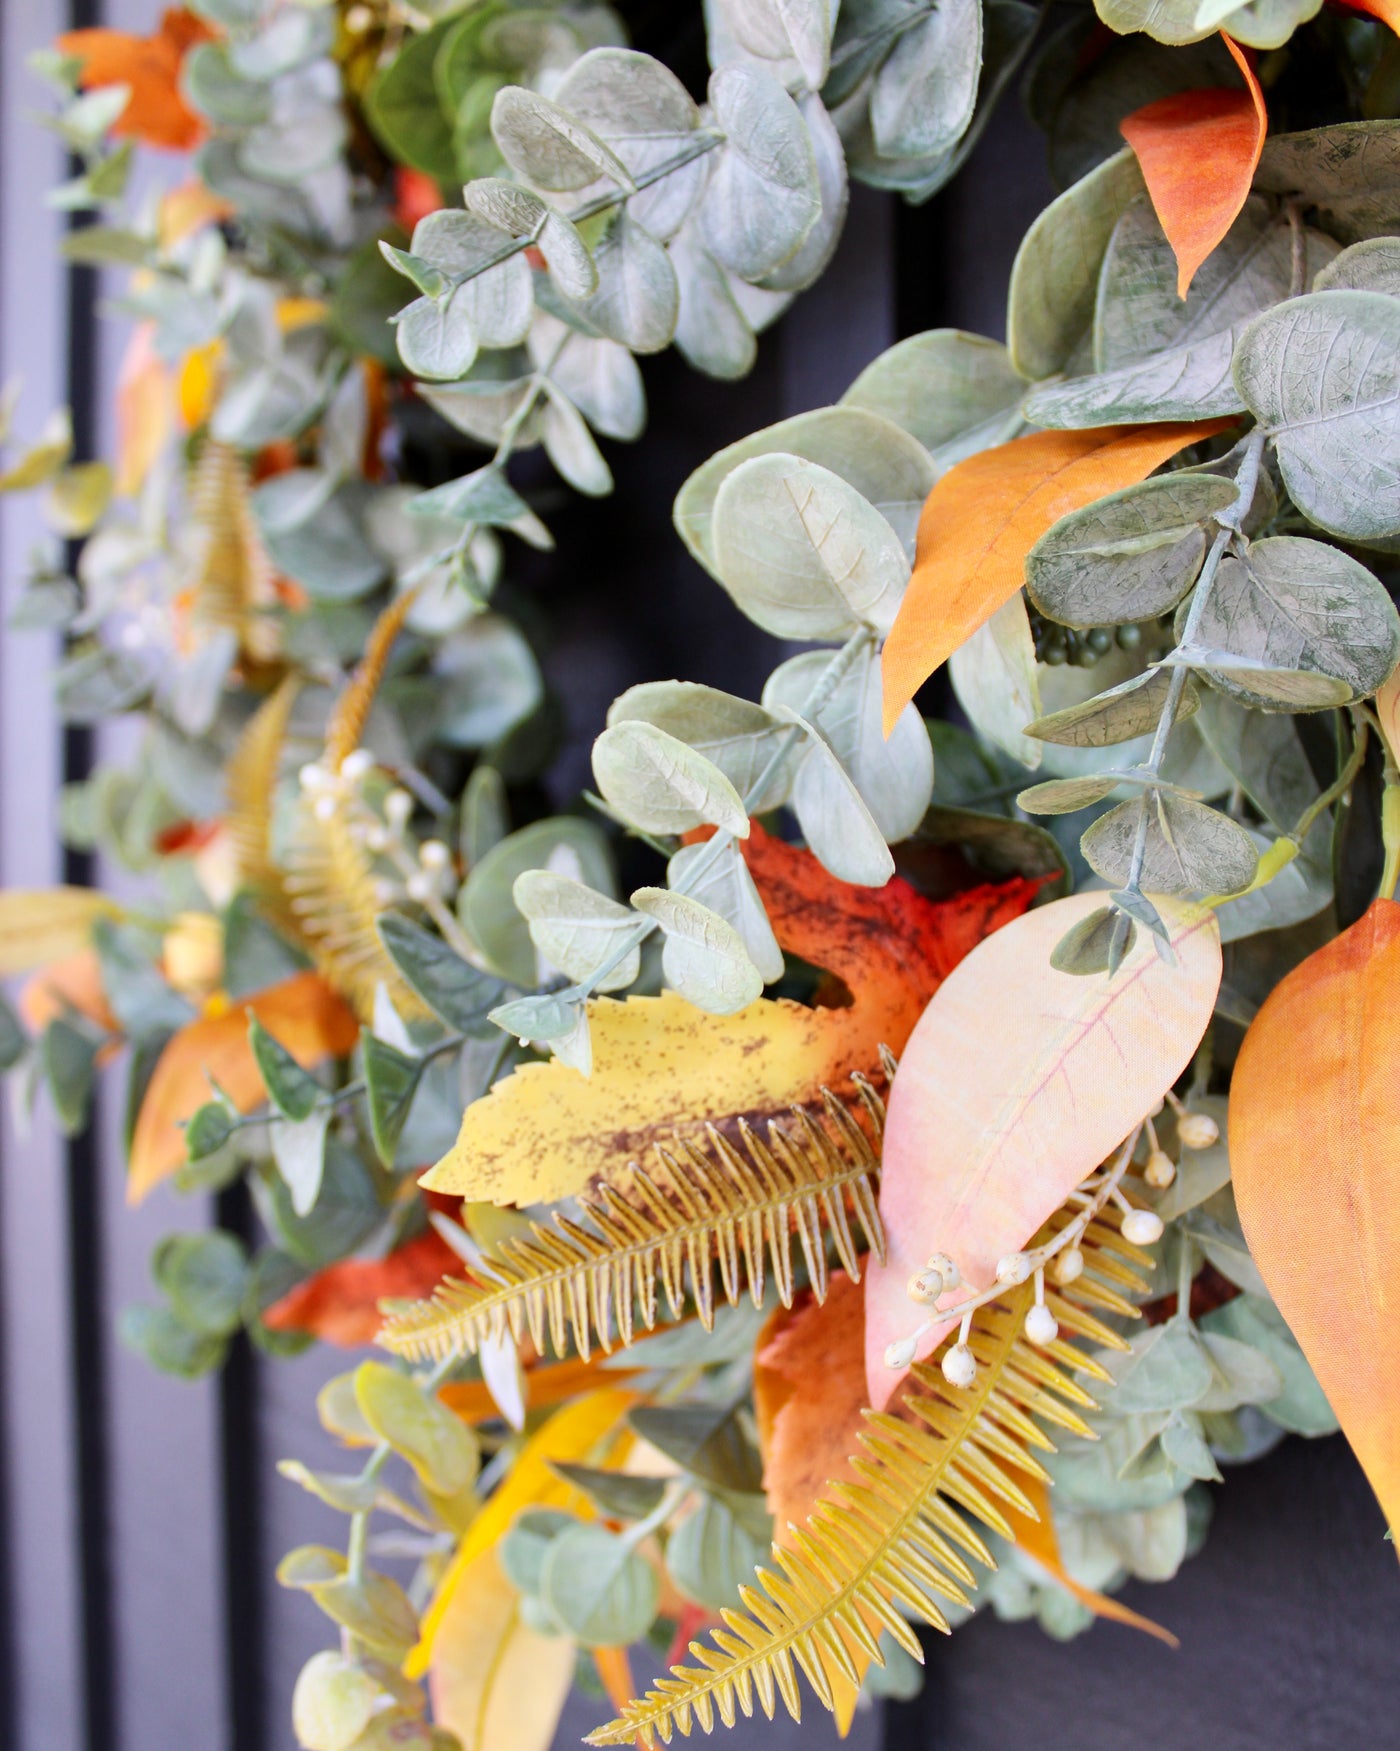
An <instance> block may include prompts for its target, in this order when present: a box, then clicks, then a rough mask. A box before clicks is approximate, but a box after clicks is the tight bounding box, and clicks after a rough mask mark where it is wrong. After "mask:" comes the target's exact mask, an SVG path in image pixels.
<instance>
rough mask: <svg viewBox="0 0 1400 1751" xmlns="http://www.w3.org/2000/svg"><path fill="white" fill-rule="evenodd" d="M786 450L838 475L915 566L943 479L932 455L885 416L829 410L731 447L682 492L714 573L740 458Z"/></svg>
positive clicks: (693, 538)
mask: <svg viewBox="0 0 1400 1751" xmlns="http://www.w3.org/2000/svg"><path fill="white" fill-rule="evenodd" d="M779 453H781V454H784V455H789V456H799V457H802V458H804V459H805V460H806V461H808V462H812V463H815V464H817V465H818V466H819V467H821V468H826V469H829V470H830V471H831V472H832V473H833V474H839V475H840V476H841V478H842V479H843V480H845V481H847V482H848V483H849V484H850V485H851V486H853V487H854V488H855V489H856V491H857V492H858V493H859V494H860V495H861V497H862V498H864V499H866V500H868V501H869V503H870V504H872V505H874V507H875V509H876V510H877V511H879V512H880V514H881V516H883V517H884V518H885V520H886V521H887V522H888V523H889V525H890V527H891V528H892V529H893V530H894V531H895V533H896V534H897V535H898V537H899V539H900V541H901V543H902V544H903V547H904V551H905V553H906V555H907V556H908V558H909V560H910V562H911V563H912V561H913V557H914V535H915V530H916V528H917V526H918V521H919V513H920V511H922V509H923V507H924V500H925V499H926V498H927V497H928V495H929V493H930V492H931V491H932V490H933V484H934V481H935V480H936V479H937V471H936V469H935V468H934V465H933V461H932V458H931V457H930V456H929V454H928V452H927V451H926V450H925V449H924V447H923V445H922V444H920V443H919V442H918V441H917V440H916V439H914V438H911V437H910V436H909V434H908V433H907V432H905V431H903V430H901V429H900V427H899V426H897V425H895V424H894V422H893V421H892V420H887V419H885V418H884V417H882V416H881V415H880V414H876V413H869V412H866V411H864V410H863V409H860V408H853V407H823V408H818V409H817V410H816V411H815V412H814V413H803V414H797V415H795V416H794V417H793V418H792V419H786V420H782V421H780V422H779V423H778V424H777V425H775V426H769V427H768V428H767V430H765V431H761V432H755V433H754V434H753V435H752V436H751V437H748V438H742V439H740V441H739V442H738V443H737V444H730V445H729V446H728V447H727V448H726V449H723V450H720V451H719V452H718V453H717V454H716V455H714V456H712V457H711V458H710V460H709V461H708V462H706V463H703V464H702V465H701V466H700V467H699V468H697V469H696V471H695V473H694V474H692V475H691V476H690V478H689V479H688V480H687V481H686V483H685V485H684V486H683V487H682V488H681V490H680V492H679V493H678V494H677V495H676V504H675V510H674V512H673V517H674V520H675V525H676V529H677V532H678V533H679V535H680V537H681V540H682V541H684V542H685V544H686V546H687V547H688V548H689V549H690V551H691V553H692V554H694V556H695V558H696V559H698V560H699V561H700V563H701V565H703V566H704V567H705V569H706V570H707V571H708V572H710V573H711V574H712V575H713V576H715V577H718V576H719V573H718V569H717V567H718V560H717V558H716V555H715V540H714V511H715V501H716V499H717V498H718V496H719V492H720V489H721V487H722V486H723V485H724V483H725V481H726V480H728V478H729V476H730V475H731V474H733V473H734V471H735V470H736V469H737V468H738V467H739V466H740V464H741V463H744V462H747V461H751V460H752V459H753V458H755V457H759V456H772V455H776V454H779Z"/></svg>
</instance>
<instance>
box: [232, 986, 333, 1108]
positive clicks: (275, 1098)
mask: <svg viewBox="0 0 1400 1751" xmlns="http://www.w3.org/2000/svg"><path fill="white" fill-rule="evenodd" d="M248 1044H249V1045H250V1046H251V1047H252V1049H253V1057H254V1058H255V1059H256V1060H257V1066H258V1074H259V1075H260V1076H261V1077H262V1079H263V1087H264V1088H265V1089H266V1090H267V1097H268V1099H269V1100H270V1101H271V1102H272V1104H273V1106H275V1107H276V1108H277V1111H278V1112H279V1113H281V1115H282V1117H283V1118H284V1119H291V1120H293V1121H296V1122H300V1121H301V1120H302V1119H305V1118H308V1117H309V1116H310V1114H311V1110H312V1108H313V1107H314V1106H315V1105H316V1102H317V1101H318V1100H319V1099H320V1098H321V1095H322V1093H323V1092H324V1091H323V1090H322V1088H321V1085H320V1083H319V1082H317V1080H316V1078H315V1077H314V1076H312V1075H310V1074H309V1073H308V1072H307V1071H305V1070H303V1069H302V1067H301V1065H300V1064H298V1063H297V1061H296V1059H295V1058H294V1057H293V1056H292V1054H291V1053H290V1052H289V1051H288V1050H287V1048H286V1047H285V1046H284V1045H283V1044H282V1042H281V1041H280V1040H278V1039H275V1038H274V1037H273V1036H272V1035H271V1034H270V1033H269V1032H268V1031H267V1029H266V1028H265V1027H264V1026H263V1024H262V1023H261V1022H260V1021H259V1020H258V1018H257V1016H256V1015H254V1014H252V1013H251V1012H250V1013H249V1016H248Z"/></svg>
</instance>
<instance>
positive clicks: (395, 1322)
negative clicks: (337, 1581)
mask: <svg viewBox="0 0 1400 1751" xmlns="http://www.w3.org/2000/svg"><path fill="white" fill-rule="evenodd" d="M893 1069H894V1060H893V1059H892V1058H890V1057H889V1056H888V1055H886V1057H885V1063H884V1073H885V1076H886V1077H887V1078H888V1077H889V1076H890V1075H891V1074H892V1073H893ZM851 1080H852V1081H853V1082H854V1084H855V1086H856V1088H857V1090H858V1091H859V1100H860V1105H861V1108H862V1109H863V1112H864V1116H865V1118H866V1121H867V1124H868V1126H869V1132H870V1134H869V1135H867V1132H866V1130H865V1129H864V1128H862V1126H861V1125H860V1123H859V1122H858V1121H857V1120H856V1118H854V1117H853V1116H852V1114H851V1112H850V1110H849V1109H848V1108H847V1107H846V1106H845V1105H844V1103H843V1102H842V1101H840V1100H839V1099H838V1098H837V1097H836V1095H834V1094H833V1093H832V1092H831V1091H830V1090H829V1089H825V1088H824V1089H823V1090H822V1107H821V1110H820V1112H818V1113H813V1112H810V1111H808V1110H807V1109H805V1108H803V1107H794V1108H793V1111H792V1118H791V1119H790V1120H788V1121H785V1122H783V1123H778V1122H770V1123H769V1125H768V1136H767V1140H766V1141H764V1140H763V1139H762V1138H760V1137H759V1135H758V1133H757V1132H756V1131H754V1130H753V1129H752V1127H751V1126H750V1125H749V1124H748V1123H747V1122H746V1121H743V1120H741V1121H740V1122H739V1125H738V1143H737V1144H735V1143H733V1142H731V1141H730V1140H729V1139H728V1138H727V1137H725V1136H724V1135H723V1134H722V1133H721V1132H720V1131H718V1130H717V1129H716V1128H715V1127H714V1126H713V1125H711V1126H710V1127H709V1128H708V1134H707V1138H706V1145H705V1147H703V1148H701V1147H699V1146H698V1145H696V1144H695V1143H692V1142H690V1141H688V1140H676V1141H675V1143H674V1145H673V1146H672V1147H670V1148H668V1147H666V1146H665V1145H662V1144H658V1145H657V1146H656V1153H657V1156H658V1158H659V1163H660V1167H659V1171H657V1172H655V1173H649V1172H647V1171H646V1169H644V1168H643V1167H641V1166H639V1165H636V1164H634V1165H633V1167H632V1169H631V1173H630V1176H629V1183H628V1185H627V1188H626V1190H625V1191H623V1190H620V1189H618V1188H616V1187H614V1186H610V1185H606V1184H605V1185H603V1186H601V1187H600V1188H599V1189H598V1190H597V1191H596V1192H590V1193H588V1194H586V1195H585V1196H583V1197H582V1198H581V1199H580V1200H579V1202H580V1204H581V1205H582V1209H583V1216H584V1218H585V1219H586V1222H587V1223H588V1224H590V1225H591V1226H585V1225H584V1223H583V1222H579V1221H575V1220H573V1219H572V1218H571V1217H567V1216H564V1215H562V1214H560V1213H558V1212H556V1213H555V1216H554V1224H555V1226H554V1229H553V1230H552V1231H551V1230H550V1229H547V1228H543V1227H541V1226H540V1225H539V1224H538V1223H532V1224H531V1232H530V1236H529V1238H528V1239H519V1240H508V1241H505V1242H504V1243H503V1244H502V1246H501V1247H500V1250H499V1251H498V1252H496V1253H494V1254H493V1255H491V1256H490V1257H488V1258H487V1259H485V1260H484V1261H483V1264H482V1265H481V1266H478V1267H475V1268H476V1269H478V1270H479V1271H480V1272H481V1274H482V1275H483V1276H487V1277H490V1278H493V1279H494V1281H488V1282H485V1283H459V1282H455V1281H452V1280H449V1281H447V1282H446V1283H444V1284H442V1285H441V1287H440V1288H439V1289H438V1291H437V1293H436V1294H435V1295H434V1296H433V1298H432V1299H431V1300H430V1301H420V1302H418V1303H416V1304H415V1305H413V1306H410V1307H409V1308H407V1309H406V1310H405V1311H403V1312H400V1313H397V1314H393V1315H391V1316H390V1318H389V1319H388V1321H387V1323H386V1324H385V1326H384V1329H383V1330H382V1331H381V1332H380V1334H379V1341H380V1342H381V1343H382V1344H384V1345H386V1346H387V1347H388V1348H389V1349H391V1350H396V1351H398V1352H399V1353H400V1354H401V1355H405V1356H412V1357H427V1356H433V1357H441V1356H446V1355H450V1354H451V1353H453V1352H454V1351H455V1352H458V1353H460V1352H462V1351H465V1350H474V1349H476V1348H477V1347H478V1346H479V1345H480V1344H481V1343H482V1342H483V1341H484V1340H485V1339H486V1338H488V1337H500V1336H501V1335H502V1333H503V1332H504V1331H505V1329H506V1327H507V1326H509V1328H510V1331H511V1334H512V1336H513V1337H515V1338H517V1339H518V1338H519V1337H520V1335H521V1333H522V1330H523V1329H524V1327H525V1326H526V1325H527V1324H528V1326H529V1330H530V1336H531V1338H532V1339H533V1341H534V1344H535V1347H536V1349H538V1350H543V1348H544V1337H545V1328H546V1324H547V1325H548V1329H549V1336H550V1338H551V1340H552V1342H553V1345H554V1348H555V1350H556V1351H557V1352H558V1353H559V1354H561V1355H562V1354H563V1353H564V1347H565V1340H566V1333H567V1331H568V1330H569V1329H570V1328H572V1332H573V1341H574V1344H575V1346H576V1347H577V1349H578V1351H579V1353H580V1354H581V1355H582V1356H583V1357H585V1358H587V1356H588V1355H589V1354H590V1352H591V1349H592V1345H593V1343H594V1341H595V1340H596V1342H597V1343H598V1344H599V1345H601V1347H602V1348H603V1349H605V1350H607V1349H610V1348H611V1347H612V1338H611V1332H612V1327H613V1322H614V1320H615V1321H616V1327H617V1336H618V1339H619V1341H620V1342H621V1343H623V1344H628V1343H630V1342H631V1341H632V1333H633V1329H634V1323H635V1322H636V1321H640V1323H641V1324H642V1325H643V1326H644V1327H645V1328H646V1329H647V1330H648V1331H650V1330H651V1329H652V1327H653V1326H654V1325H655V1324H656V1317H657V1283H658V1280H659V1282H660V1285H661V1288H662V1291H663V1292H664V1294H665V1296H666V1300H667V1303H668V1304H669V1306H670V1309H671V1313H672V1316H673V1317H674V1316H677V1315H679V1313H680V1310H681V1306H682V1304H683V1302H684V1299H685V1294H686V1278H687V1276H688V1277H689V1284H690V1294H691V1296H692V1297H693V1299H694V1301H695V1305H696V1309H697V1311H698V1313H699V1316H700V1319H701V1321H702V1323H703V1324H704V1326H705V1328H706V1329H707V1330H708V1329H709V1327H710V1326H711V1325H712V1324H713V1322H714V1307H715V1284H714V1271H713V1267H714V1266H715V1265H716V1264H718V1267H719V1283H720V1287H721V1290H722V1292H723V1294H724V1296H725V1298H726V1299H727V1300H728V1302H729V1304H730V1305H731V1306H733V1305H734V1304H735V1303H736V1302H737V1301H738V1299H739V1294H740V1291H741V1289H742V1288H743V1286H744V1285H745V1283H747V1286H748V1290H749V1293H750V1295H751V1296H752V1297H753V1301H754V1305H755V1306H758V1305H759V1304H761V1302H762V1300H763V1288H764V1276H765V1270H766V1269H771V1271H772V1275H773V1280H774V1282H775V1284H776V1285H777V1290H778V1295H779V1297H780V1298H781V1300H782V1302H783V1305H784V1306H789V1305H790V1304H791V1301H792V1291H793V1261H792V1236H793V1232H794V1230H795V1231H796V1234H797V1238H798V1241H799V1243H800V1245H801V1247H802V1256H803V1258H804V1259H805V1261H806V1265H807V1274H808V1278H809V1280H810V1282H811V1284H812V1288H813V1290H814V1292H815V1293H816V1296H817V1299H818V1300H824V1299H825V1296H826V1284H827V1260H826V1236H827V1235H830V1237H831V1239H832V1241H833V1243H834V1245H835V1248H836V1254H837V1257H838V1258H839V1259H840V1261H841V1263H842V1265H843V1266H844V1267H845V1268H846V1270H847V1271H848V1272H849V1273H850V1275H851V1276H852V1277H855V1278H857V1279H858V1278H859V1276H860V1254H861V1253H862V1252H864V1251H865V1250H867V1249H873V1250H874V1251H875V1252H876V1253H877V1254H878V1255H879V1256H880V1257H882V1258H883V1256H884V1246H885V1235H884V1228H883V1227H882V1225H881V1222H880V1214H879V1210H878V1209H877V1207H876V1201H875V1193H876V1185H877V1181H878V1179H879V1172H880V1157H879V1142H880V1137H881V1134H882V1132H883V1129H884V1122H885V1107H884V1102H883V1101H882V1100H881V1099H880V1096H879V1095H878V1094H877V1093H876V1091H875V1088H874V1086H873V1085H872V1083H871V1082H870V1081H869V1079H868V1078H867V1077H865V1076H863V1075H860V1074H856V1075H854V1076H852V1078H851ZM852 1218H854V1221H855V1223H856V1224H857V1226H858V1227H859V1229H860V1230H861V1231H862V1233H863V1235H864V1237H865V1245H864V1246H858V1245H857V1242H856V1236H855V1234H854V1232H853V1230H852ZM765 1259H766V1263H765Z"/></svg>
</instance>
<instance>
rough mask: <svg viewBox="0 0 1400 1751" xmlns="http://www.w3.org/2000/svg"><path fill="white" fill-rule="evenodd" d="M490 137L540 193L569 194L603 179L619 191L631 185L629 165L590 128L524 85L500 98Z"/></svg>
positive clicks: (494, 106)
mask: <svg viewBox="0 0 1400 1751" xmlns="http://www.w3.org/2000/svg"><path fill="white" fill-rule="evenodd" d="M491 132H492V135H493V136H494V138H495V141H496V144H497V146H499V147H500V149H501V156H502V157H503V158H504V159H505V161H506V163H507V164H509V165H510V167H511V169H512V170H514V171H516V172H517V173H518V174H519V175H520V176H521V177H522V178H523V179H524V180H525V181H526V182H529V183H533V184H534V186H535V187H536V188H542V189H549V190H551V191H554V192H559V193H567V192H568V191H570V190H573V189H581V188H586V187H587V186H588V185H589V184H590V183H592V182H596V181H597V179H598V178H599V177H600V176H606V177H608V178H610V179H611V180H612V181H613V182H615V183H616V184H617V185H618V186H619V187H620V188H624V189H626V188H630V187H631V186H632V178H631V177H630V176H629V175H628V173H627V167H626V165H625V164H623V162H622V161H621V159H620V158H618V157H617V155H616V153H614V152H613V151H611V150H610V149H609V147H608V146H606V145H605V144H604V142H603V141H602V140H600V139H599V138H598V136H597V135H596V134H595V133H594V132H593V130H592V129H591V128H588V127H585V126H584V124H583V123H582V122H580V121H577V120H575V118H574V117H573V116H571V115H570V114H569V113H568V111H567V110H565V109H561V108H560V106H559V105H558V104H557V103H552V102H551V101H550V100H549V99H548V98H547V97H541V96H540V94H539V93H538V92H536V91H527V90H526V89H525V88H524V87H523V86H519V85H507V86H506V87H505V89H504V90H502V91H498V92H497V93H496V100H495V102H494V103H493V104H492V105H491Z"/></svg>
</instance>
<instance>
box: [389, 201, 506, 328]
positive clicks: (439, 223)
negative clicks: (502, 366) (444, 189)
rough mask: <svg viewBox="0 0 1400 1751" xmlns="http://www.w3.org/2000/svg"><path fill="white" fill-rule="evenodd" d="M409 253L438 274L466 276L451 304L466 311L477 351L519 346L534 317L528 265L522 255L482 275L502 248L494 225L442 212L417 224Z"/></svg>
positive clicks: (448, 210)
mask: <svg viewBox="0 0 1400 1751" xmlns="http://www.w3.org/2000/svg"><path fill="white" fill-rule="evenodd" d="M412 247H413V253H414V254H415V255H420V256H422V257H424V258H425V260H427V261H430V262H431V263H432V264H433V266H434V267H435V268H439V269H440V270H441V271H442V272H443V273H446V274H470V275H471V276H472V277H471V279H469V280H467V281H465V282H464V283H463V284H462V285H460V286H459V287H458V288H457V290H456V292H455V293H454V295H453V302H454V304H457V305H460V306H461V308H463V309H464V310H466V312H467V314H468V316H469V317H470V320H471V324H472V327H473V329H474V330H475V331H476V335H477V338H478V340H480V342H481V344H482V346H484V347H513V346H515V345H517V344H518V343H519V342H520V341H522V340H524V338H525V336H526V334H527V333H528V332H529V328H530V317H531V316H532V314H533V313H534V297H533V294H532V292H531V283H530V264H529V263H528V262H527V261H526V259H525V256H524V253H523V251H522V252H518V253H517V254H515V255H512V256H508V257H507V258H506V260H505V261H503V262H498V263H497V264H496V266H495V267H490V268H486V269H485V270H484V271H483V269H482V263H483V262H487V261H490V260H491V259H492V257H493V256H496V255H499V254H500V253H501V251H502V249H503V248H506V247H508V245H507V240H506V238H505V237H503V236H502V235H501V233H500V231H498V230H497V229H496V227H495V226H494V225H488V224H487V223H486V221H485V220H484V219H479V218H478V217H477V216H476V215H475V214H474V213H463V212H458V211H457V210H456V209H455V208H453V207H444V208H443V209H442V210H441V211H439V212H436V213H429V214H428V215H427V217H426V218H424V219H420V220H419V221H418V224H417V225H416V226H415V227H414V230H413V245H412Z"/></svg>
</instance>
